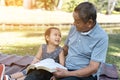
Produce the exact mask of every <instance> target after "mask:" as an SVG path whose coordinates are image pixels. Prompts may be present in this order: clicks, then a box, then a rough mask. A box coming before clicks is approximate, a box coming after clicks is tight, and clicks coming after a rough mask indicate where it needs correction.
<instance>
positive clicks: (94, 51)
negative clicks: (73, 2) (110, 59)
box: [65, 23, 108, 70]
mask: <svg viewBox="0 0 120 80" xmlns="http://www.w3.org/2000/svg"><path fill="white" fill-rule="evenodd" d="M65 45H67V46H68V48H69V49H68V55H67V57H66V62H65V66H66V67H67V68H68V69H71V70H77V69H81V68H84V67H86V66H88V65H89V62H90V60H93V61H96V62H105V59H106V53H107V48H108V35H107V34H106V32H105V31H104V30H103V29H102V28H101V27H100V26H99V25H98V24H97V23H96V25H95V26H94V28H93V29H92V30H90V31H89V32H86V33H82V32H80V31H77V30H76V27H75V26H72V27H71V29H70V32H69V35H68V37H67V39H66V41H65Z"/></svg>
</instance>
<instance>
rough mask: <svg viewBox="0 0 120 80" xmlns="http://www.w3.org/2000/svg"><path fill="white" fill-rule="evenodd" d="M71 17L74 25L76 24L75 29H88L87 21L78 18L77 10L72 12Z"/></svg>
mask: <svg viewBox="0 0 120 80" xmlns="http://www.w3.org/2000/svg"><path fill="white" fill-rule="evenodd" d="M73 18H74V25H75V26H76V29H77V30H78V31H80V32H87V31H89V30H90V27H89V23H88V22H86V23H85V22H83V20H82V19H80V18H79V15H78V13H77V12H74V13H73Z"/></svg>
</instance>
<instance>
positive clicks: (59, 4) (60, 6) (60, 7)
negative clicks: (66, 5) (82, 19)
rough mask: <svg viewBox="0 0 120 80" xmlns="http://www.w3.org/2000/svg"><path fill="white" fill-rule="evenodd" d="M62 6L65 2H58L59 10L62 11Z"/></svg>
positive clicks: (59, 0)
mask: <svg viewBox="0 0 120 80" xmlns="http://www.w3.org/2000/svg"><path fill="white" fill-rule="evenodd" d="M62 4H63V1H62V0H58V4H57V9H58V10H61V9H62Z"/></svg>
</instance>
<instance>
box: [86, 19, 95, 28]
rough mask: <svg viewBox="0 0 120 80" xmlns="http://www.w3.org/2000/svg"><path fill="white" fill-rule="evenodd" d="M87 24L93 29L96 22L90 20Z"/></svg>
mask: <svg viewBox="0 0 120 80" xmlns="http://www.w3.org/2000/svg"><path fill="white" fill-rule="evenodd" d="M87 23H88V27H89V28H92V27H93V25H94V21H93V20H92V19H89V21H88V22H87Z"/></svg>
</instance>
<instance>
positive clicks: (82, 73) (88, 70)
mask: <svg viewBox="0 0 120 80" xmlns="http://www.w3.org/2000/svg"><path fill="white" fill-rule="evenodd" d="M99 65H100V63H99V62H95V61H90V64H89V65H88V66H87V67H85V68H83V69H79V70H76V71H67V70H64V69H60V68H57V72H55V73H54V75H55V76H56V77H59V78H61V77H68V76H77V77H87V76H90V75H92V74H94V73H96V72H97V70H98V68H99Z"/></svg>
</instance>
